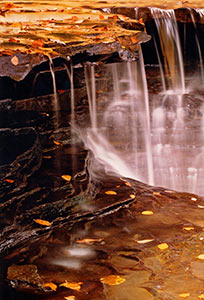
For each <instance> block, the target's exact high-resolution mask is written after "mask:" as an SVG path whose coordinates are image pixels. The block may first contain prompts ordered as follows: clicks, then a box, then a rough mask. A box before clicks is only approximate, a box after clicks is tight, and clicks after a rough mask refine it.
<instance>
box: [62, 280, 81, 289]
mask: <svg viewBox="0 0 204 300" xmlns="http://www.w3.org/2000/svg"><path fill="white" fill-rule="evenodd" d="M82 284H83V282H68V281H65V282H64V283H61V284H60V286H64V287H66V288H68V289H71V290H75V291H80V289H81V285H82Z"/></svg>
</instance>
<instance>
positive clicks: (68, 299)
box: [64, 296, 76, 300]
mask: <svg viewBox="0 0 204 300" xmlns="http://www.w3.org/2000/svg"><path fill="white" fill-rule="evenodd" d="M64 299H66V300H75V299H76V297H75V296H68V297H64Z"/></svg>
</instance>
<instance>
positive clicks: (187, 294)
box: [179, 293, 190, 298]
mask: <svg viewBox="0 0 204 300" xmlns="http://www.w3.org/2000/svg"><path fill="white" fill-rule="evenodd" d="M189 296H190V293H183V294H179V297H181V298H187V297H189Z"/></svg>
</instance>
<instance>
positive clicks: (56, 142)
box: [53, 141, 62, 146]
mask: <svg viewBox="0 0 204 300" xmlns="http://www.w3.org/2000/svg"><path fill="white" fill-rule="evenodd" d="M53 143H54V144H55V145H57V146H60V145H62V144H61V143H60V142H58V141H53Z"/></svg>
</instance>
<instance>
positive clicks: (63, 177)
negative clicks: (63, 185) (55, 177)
mask: <svg viewBox="0 0 204 300" xmlns="http://www.w3.org/2000/svg"><path fill="white" fill-rule="evenodd" d="M61 177H62V179H64V180H66V181H70V180H71V179H72V177H71V176H70V175H62V176H61Z"/></svg>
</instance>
